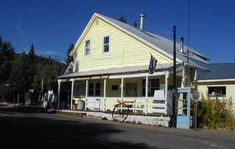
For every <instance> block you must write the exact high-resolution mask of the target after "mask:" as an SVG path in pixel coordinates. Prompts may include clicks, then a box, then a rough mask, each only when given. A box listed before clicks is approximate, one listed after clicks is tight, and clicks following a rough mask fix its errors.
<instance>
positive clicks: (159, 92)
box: [58, 71, 172, 116]
mask: <svg viewBox="0 0 235 149" xmlns="http://www.w3.org/2000/svg"><path fill="white" fill-rule="evenodd" d="M169 78H170V79H169ZM171 80H172V79H171V75H170V73H169V71H161V72H155V73H154V74H149V73H144V72H143V73H130V74H113V75H99V76H97V75H93V76H77V77H73V78H61V79H59V80H58V99H59V102H58V103H59V104H58V107H59V108H61V101H64V100H67V101H68V103H69V104H68V106H67V107H69V109H70V110H75V111H77V109H76V107H74V106H73V105H74V104H73V103H75V104H76V103H77V101H78V100H83V101H84V102H85V106H84V111H100V112H104V113H110V112H112V110H113V108H114V106H115V105H116V104H117V103H120V102H126V103H128V104H130V105H131V108H130V110H131V114H133V115H145V116H147V115H158V116H171V115H172V81H171ZM64 82H70V83H71V90H70V96H69V97H68V96H67V97H68V98H67V99H63V98H64V97H63V98H61V94H60V89H61V85H62V84H63V83H64Z"/></svg>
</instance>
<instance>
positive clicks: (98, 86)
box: [95, 82, 101, 96]
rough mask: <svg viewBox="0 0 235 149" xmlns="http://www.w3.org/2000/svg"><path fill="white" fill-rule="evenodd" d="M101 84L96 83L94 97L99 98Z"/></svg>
mask: <svg viewBox="0 0 235 149" xmlns="http://www.w3.org/2000/svg"><path fill="white" fill-rule="evenodd" d="M100 91H101V84H100V83H99V82H98V83H96V84H95V96H100Z"/></svg>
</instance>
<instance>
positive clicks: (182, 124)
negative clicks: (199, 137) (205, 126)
mask: <svg viewBox="0 0 235 149" xmlns="http://www.w3.org/2000/svg"><path fill="white" fill-rule="evenodd" d="M177 101H178V103H177V107H178V108H177V118H176V127H177V128H182V129H190V127H192V116H191V112H190V111H191V88H190V87H184V88H178V89H177Z"/></svg>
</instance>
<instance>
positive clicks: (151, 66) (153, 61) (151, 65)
mask: <svg viewBox="0 0 235 149" xmlns="http://www.w3.org/2000/svg"><path fill="white" fill-rule="evenodd" d="M156 67H157V60H156V59H155V58H154V57H153V56H152V55H151V58H150V62H149V73H150V74H153V72H154V69H155V68H156Z"/></svg>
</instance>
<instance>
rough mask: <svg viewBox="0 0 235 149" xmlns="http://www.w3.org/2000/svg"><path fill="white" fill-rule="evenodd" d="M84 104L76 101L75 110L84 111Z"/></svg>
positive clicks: (81, 101)
mask: <svg viewBox="0 0 235 149" xmlns="http://www.w3.org/2000/svg"><path fill="white" fill-rule="evenodd" d="M84 107H85V102H84V101H83V100H78V101H77V110H84Z"/></svg>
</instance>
